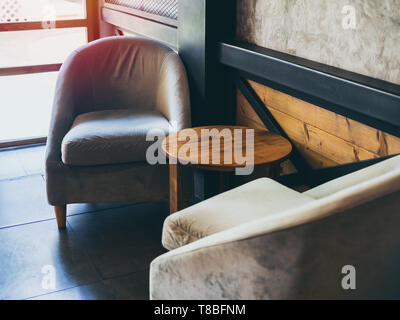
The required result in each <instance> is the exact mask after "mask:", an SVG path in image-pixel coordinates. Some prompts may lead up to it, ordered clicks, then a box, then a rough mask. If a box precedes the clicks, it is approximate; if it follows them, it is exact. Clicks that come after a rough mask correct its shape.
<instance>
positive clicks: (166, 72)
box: [157, 52, 191, 131]
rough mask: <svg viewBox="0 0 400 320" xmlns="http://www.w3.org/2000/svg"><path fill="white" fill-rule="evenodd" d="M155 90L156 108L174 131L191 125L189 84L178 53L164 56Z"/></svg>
mask: <svg viewBox="0 0 400 320" xmlns="http://www.w3.org/2000/svg"><path fill="white" fill-rule="evenodd" d="M159 76H160V81H159V86H158V90H157V109H158V111H159V112H161V113H162V114H163V115H164V116H165V117H166V118H167V119H168V120H169V121H170V123H171V125H172V126H173V128H172V129H173V130H174V131H179V130H182V129H186V128H189V127H190V125H191V112H190V95H189V85H188V79H187V74H186V70H185V67H184V65H183V63H182V61H181V60H180V58H179V56H178V54H176V53H175V52H171V53H170V54H169V55H168V56H166V57H165V60H164V62H163V65H162V68H161V71H160V75H159Z"/></svg>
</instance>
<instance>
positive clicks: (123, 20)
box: [102, 6, 178, 48]
mask: <svg viewBox="0 0 400 320" xmlns="http://www.w3.org/2000/svg"><path fill="white" fill-rule="evenodd" d="M116 7H120V6H116ZM102 18H103V20H104V21H105V22H107V23H109V24H111V25H114V26H116V27H118V28H120V29H122V30H126V31H130V32H133V33H135V34H138V35H142V36H145V37H149V38H152V39H156V40H159V41H161V42H164V43H166V44H168V45H170V46H172V47H174V48H176V47H177V45H178V31H177V28H176V26H172V25H167V24H164V23H160V22H158V21H154V20H150V19H148V18H145V17H144V16H138V15H133V14H131V13H129V12H127V11H119V10H115V9H110V8H108V7H103V8H102Z"/></svg>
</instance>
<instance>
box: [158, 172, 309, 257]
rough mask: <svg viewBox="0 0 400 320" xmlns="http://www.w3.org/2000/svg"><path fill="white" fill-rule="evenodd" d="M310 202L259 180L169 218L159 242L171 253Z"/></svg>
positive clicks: (273, 184)
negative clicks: (179, 248)
mask: <svg viewBox="0 0 400 320" xmlns="http://www.w3.org/2000/svg"><path fill="white" fill-rule="evenodd" d="M311 201H315V200H314V199H312V198H310V197H308V196H306V195H304V194H301V193H299V192H297V191H294V190H292V189H289V188H287V187H285V186H282V185H281V184H279V183H278V182H275V181H274V180H271V179H267V178H262V179H258V180H255V181H252V182H250V183H247V184H245V185H243V186H240V187H238V188H235V189H233V190H230V191H228V192H225V193H222V194H219V195H217V196H215V197H213V198H211V199H208V200H205V201H203V202H200V203H198V204H196V205H194V206H192V207H189V208H187V209H184V210H182V211H180V212H178V213H175V214H173V215H171V216H169V217H168V218H167V219H166V220H165V222H164V229H163V236H162V242H163V245H164V247H165V248H167V249H169V250H172V249H175V248H178V247H181V246H183V245H186V244H188V243H190V242H193V241H196V240H199V239H201V238H203V237H206V236H209V235H211V234H214V233H218V232H220V231H224V230H227V229H230V228H233V227H235V226H238V225H240V224H243V223H246V222H250V221H253V220H256V219H258V218H261V217H265V216H268V215H273V214H276V213H280V212H283V211H285V210H288V209H292V208H295V207H297V206H301V205H303V204H305V203H308V202H311Z"/></svg>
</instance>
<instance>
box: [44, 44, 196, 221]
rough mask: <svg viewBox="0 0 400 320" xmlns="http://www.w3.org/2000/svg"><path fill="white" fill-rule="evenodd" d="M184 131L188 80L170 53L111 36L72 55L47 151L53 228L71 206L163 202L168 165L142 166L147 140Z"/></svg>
mask: <svg viewBox="0 0 400 320" xmlns="http://www.w3.org/2000/svg"><path fill="white" fill-rule="evenodd" d="M189 126H190V102H189V89H188V82H187V76H186V72H185V69H184V66H183V64H182V62H181V60H180V58H179V56H178V55H177V54H176V53H175V52H174V51H173V50H172V49H170V48H168V47H166V46H164V45H162V44H160V43H157V42H155V41H152V40H149V39H144V38H140V37H111V38H105V39H101V40H98V41H95V42H92V43H90V44H88V45H86V46H84V47H82V48H81V49H78V50H76V51H75V52H74V53H73V54H72V55H71V56H70V57H69V58H68V59H67V61H66V62H65V63H64V64H63V66H62V68H61V70H60V73H59V77H58V81H57V86H56V93H55V98H54V106H53V113H52V119H51V125H50V132H49V135H48V142H47V150H46V184H47V196H48V201H49V203H50V204H51V205H53V206H55V212H56V217H57V223H58V226H59V227H60V228H63V227H65V223H66V222H65V219H66V218H65V217H66V205H67V204H70V203H86V202H127V201H129V202H130V201H132V202H133V201H137V202H138V201H149V200H164V199H168V166H165V165H164V166H161V165H155V166H151V165H149V164H148V163H147V162H146V150H147V148H148V146H149V145H150V144H152V143H153V142H151V141H146V134H147V132H148V130H150V129H157V130H162V131H163V132H165V133H166V134H168V132H169V131H170V130H180V129H183V128H187V127H189Z"/></svg>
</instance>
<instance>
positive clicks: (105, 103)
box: [63, 37, 186, 115]
mask: <svg viewBox="0 0 400 320" xmlns="http://www.w3.org/2000/svg"><path fill="white" fill-rule="evenodd" d="M170 56H172V57H175V59H170V58H169V57H170ZM171 63H172V64H177V65H178V67H181V68H180V69H176V70H177V71H178V72H184V68H183V67H182V66H180V65H179V64H181V62H180V60H179V57H178V56H177V53H175V52H174V51H173V50H172V49H171V48H169V47H167V46H164V45H163V44H161V43H158V42H156V41H153V40H150V39H146V38H141V37H109V38H104V39H100V40H97V41H94V42H92V43H90V44H88V45H86V46H84V47H81V48H80V49H78V50H76V51H75V52H74V54H73V55H72V56H71V57H70V58H69V59H68V61H67V62H66V63H65V65H64V66H63V69H66V70H68V72H67V73H68V74H67V76H69V77H72V78H73V81H70V82H71V83H72V84H73V85H74V90H75V95H76V100H75V101H76V105H75V115H76V114H80V113H84V112H91V111H100V110H108V109H129V108H140V109H153V110H154V109H158V108H159V109H161V110H159V111H160V112H162V113H164V112H166V111H165V110H162V109H163V106H162V103H160V102H159V100H160V99H159V91H160V89H159V88H160V86H162V84H163V80H164V79H163V77H165V76H167V74H166V72H165V71H164V69H166V68H168V65H166V64H171ZM181 78H182V81H184V82H185V81H186V75H185V77H181Z"/></svg>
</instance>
